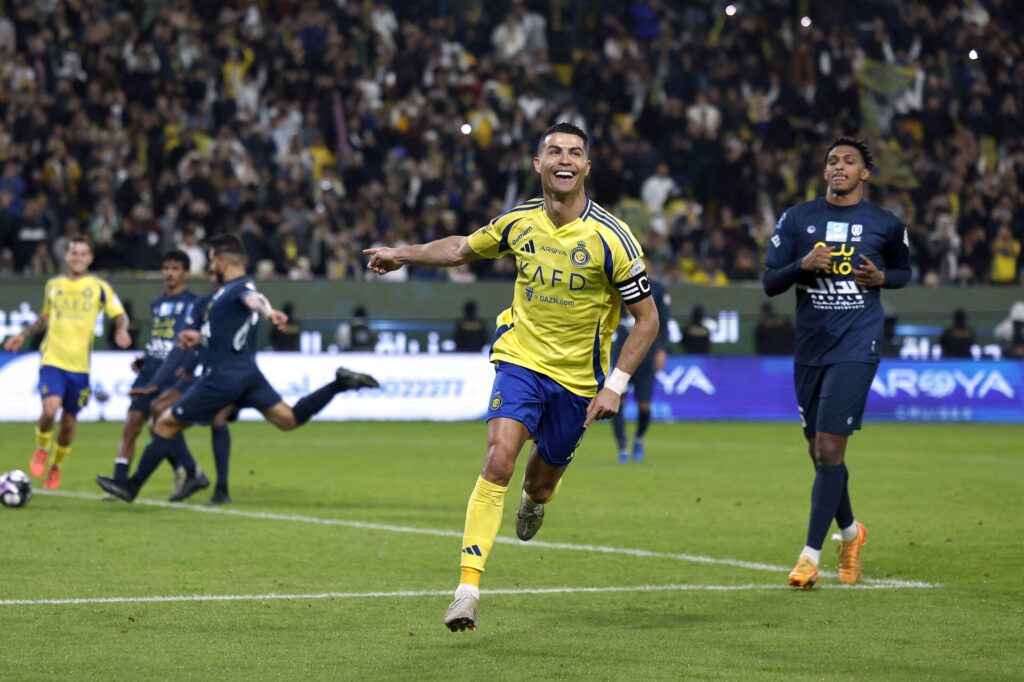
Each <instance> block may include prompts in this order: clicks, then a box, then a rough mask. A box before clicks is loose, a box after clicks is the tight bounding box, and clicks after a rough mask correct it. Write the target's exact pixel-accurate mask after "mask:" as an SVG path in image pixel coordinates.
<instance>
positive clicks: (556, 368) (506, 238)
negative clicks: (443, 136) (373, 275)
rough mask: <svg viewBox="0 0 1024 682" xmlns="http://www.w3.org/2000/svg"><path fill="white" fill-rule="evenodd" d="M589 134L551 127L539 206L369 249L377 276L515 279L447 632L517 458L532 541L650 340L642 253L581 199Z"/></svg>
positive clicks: (475, 577)
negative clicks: (578, 453)
mask: <svg viewBox="0 0 1024 682" xmlns="http://www.w3.org/2000/svg"><path fill="white" fill-rule="evenodd" d="M588 157H589V145H588V142H587V135H586V133H584V132H583V131H582V130H580V129H579V128H577V127H576V126H574V125H571V124H569V123H558V124H555V125H554V126H552V127H550V128H548V129H547V130H546V131H545V132H544V135H543V136H542V138H541V141H540V144H539V145H538V149H537V156H536V157H535V158H534V160H533V168H534V170H535V171H536V172H537V173H538V174H539V175H540V179H541V187H542V189H543V196H542V197H537V198H535V199H531V200H529V201H526V202H524V203H522V204H520V205H519V206H516V207H515V208H513V209H512V210H510V211H508V212H507V213H504V214H502V215H500V216H498V217H497V218H495V219H494V220H492V221H491V222H490V224H488V225H487V226H485V227H482V228H481V229H479V230H477V231H476V232H475V233H473V234H472V235H470V236H469V237H462V236H451V237H445V238H444V239H439V240H437V241H433V242H430V243H427V244H420V245H413V246H401V247H397V248H376V249H367V250H365V251H364V252H363V253H365V254H368V255H370V256H371V257H370V262H369V263H368V265H367V267H369V268H370V269H371V270H373V271H374V272H377V273H378V274H385V273H388V272H391V271H392V270H397V269H398V268H400V267H402V266H403V265H406V264H409V265H428V266H442V267H450V266H455V265H461V264H463V263H468V262H470V261H473V260H476V259H478V258H498V257H501V256H504V255H505V254H510V253H511V254H513V255H514V256H515V258H516V262H517V264H518V268H519V274H518V275H517V277H516V285H515V293H514V294H513V297H512V307H511V308H509V309H507V310H505V311H504V312H503V313H501V315H500V316H499V317H498V320H497V331H496V332H495V339H494V344H493V346H492V349H491V362H493V363H494V364H495V365H496V367H495V378H494V386H493V389H492V393H491V400H490V404H489V406H488V414H487V453H486V456H485V458H484V465H483V470H482V472H481V474H480V477H479V478H478V479H477V482H476V486H475V488H474V489H473V492H472V494H471V495H470V497H469V506H468V509H467V511H466V526H465V532H464V535H463V541H462V553H461V557H462V562H461V566H462V577H461V580H460V583H459V586H458V589H457V590H456V591H455V600H454V601H453V602H452V603H451V605H450V606H449V607H448V611H447V613H446V614H445V617H444V624H445V625H446V626H447V627H448V628H449V629H451V630H452V631H453V632H454V631H456V630H464V629H466V628H469V629H471V630H473V629H476V621H477V603H478V601H479V599H480V587H479V586H480V576H481V574H482V573H483V570H484V563H485V562H486V561H487V555H488V554H489V553H490V550H491V547H492V546H493V544H494V539H495V537H496V536H497V534H498V527H499V526H500V525H501V514H502V507H503V505H504V500H505V491H506V489H507V487H508V483H509V480H510V479H511V478H512V473H513V471H514V469H515V463H516V457H517V455H518V454H519V451H520V449H522V446H523V444H524V443H526V441H527V440H529V439H533V441H534V443H533V446H532V447H531V448H530V455H529V460H528V461H527V464H526V474H525V476H524V478H523V491H522V498H521V502H520V506H519V512H518V514H517V516H516V534H517V535H518V536H519V538H520V539H522V540H529V539H530V538H532V537H533V536H534V534H535V533H536V532H537V530H538V529H539V528H540V525H541V522H542V521H543V519H544V505H545V504H546V503H548V502H550V501H551V500H552V498H553V497H554V495H555V494H556V493H557V492H558V488H559V485H560V483H561V478H562V474H563V473H564V472H565V468H566V467H567V466H568V465H569V462H570V461H571V460H572V456H573V452H574V451H575V449H576V446H577V445H578V444H579V442H580V439H581V438H582V437H583V433H584V430H585V429H586V428H587V427H588V426H589V425H590V423H591V422H592V421H593V420H595V419H606V418H608V417H611V416H612V415H614V414H615V413H617V412H618V411H619V404H620V400H621V396H622V393H623V392H624V391H625V390H626V385H627V383H628V382H629V377H630V374H631V373H632V372H633V371H634V370H635V369H636V367H637V365H638V364H639V363H640V360H641V359H642V358H643V356H644V354H646V353H647V349H648V348H649V347H650V345H651V342H652V341H654V338H655V336H657V334H658V311H657V308H656V307H655V305H654V301H652V300H651V298H650V295H651V287H650V284H649V282H648V279H647V273H646V271H645V270H644V264H643V258H642V255H643V254H642V253H641V250H640V246H639V245H638V244H637V242H636V240H635V239H634V238H633V235H632V234H631V233H630V231H629V228H628V227H627V226H626V225H625V224H624V223H622V222H620V221H619V220H617V219H616V218H614V217H613V216H612V215H611V214H610V213H608V212H607V211H605V210H604V209H603V208H601V207H600V206H598V205H597V204H595V203H594V202H592V201H591V200H590V199H588V198H587V196H586V194H585V193H584V191H583V181H584V179H585V178H586V177H587V175H588V174H589V173H590V163H591V162H590V159H589V158H588ZM623 300H624V301H625V303H626V306H627V307H628V309H629V312H630V314H632V315H633V317H634V318H635V319H636V323H635V324H634V326H633V330H632V331H631V332H630V334H629V337H628V338H627V339H626V341H625V343H624V344H623V347H622V352H621V353H620V355H619V359H618V364H617V366H616V367H615V368H614V370H612V372H611V375H609V376H606V372H607V371H608V365H609V350H610V339H611V335H612V332H613V331H614V330H615V325H616V323H617V321H618V317H619V306H620V301H623Z"/></svg>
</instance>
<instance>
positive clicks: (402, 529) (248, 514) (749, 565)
mask: <svg viewBox="0 0 1024 682" xmlns="http://www.w3.org/2000/svg"><path fill="white" fill-rule="evenodd" d="M39 492H40V493H41V494H43V495H57V496H60V497H73V498H77V499H86V500H95V499H98V496H97V495H93V494H90V493H78V492H68V491H39ZM133 504H138V505H145V506H148V507H161V508H164V509H183V510H187V511H193V512H200V513H203V514H222V515H225V516H238V517H243V518H250V519H261V520H268V521H294V522H298V523H313V524H318V525H324V526H345V527H348V528H360V529H364V530H379V531H388V532H392V533H414V534H418V535H434V536H439V537H449V538H459V539H461V538H462V533H461V532H459V531H454V530H438V529H435V528H417V527H414V526H395V525H391V524H384V523H369V522H366V521H348V520H345V519H322V518H318V517H315V516H299V515H295V514H274V513H271V512H256V511H246V510H242V509H225V508H224V507H219V506H207V505H197V504H183V503H181V502H165V501H163V500H146V499H136V500H135V502H134V503H133ZM495 542H497V543H501V544H507V545H517V546H519V547H528V548H534V547H536V548H540V549H562V550H569V551H575V552H593V553H599V554H619V555H622V556H633V557H643V558H648V559H671V560H674V561H685V562H689V563H695V564H711V565H717V566H732V567H733V568H746V569H749V570H752V571H766V572H770V573H780V572H785V573H788V572H789V569H788V568H786V567H785V566H773V565H772V564H763V563H759V562H756V561H744V560H742V559H719V558H716V557H709V556H701V555H699V554H676V553H670V552H654V551H651V550H646V549H633V548H629V547H609V546H605V545H579V544H572V543H567V542H545V541H543V540H531V541H530V542H523V541H521V540H518V539H515V538H510V537H505V536H501V535H499V536H498V537H497V538H495ZM819 575H821V576H822V577H827V578H835V577H837V574H836V573H833V572H829V571H821V572H820V573H819ZM861 582H863V583H871V584H877V585H879V586H881V587H915V588H917V587H942V585H941V584H939V583H926V582H919V581H915V580H897V579H895V578H868V577H866V576H862V577H861Z"/></svg>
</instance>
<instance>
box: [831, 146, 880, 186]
mask: <svg viewBox="0 0 1024 682" xmlns="http://www.w3.org/2000/svg"><path fill="white" fill-rule="evenodd" d="M824 175H825V182H826V183H827V184H828V192H829V194H830V195H832V196H834V197H843V196H846V195H849V194H851V193H853V192H858V191H859V190H860V186H861V183H862V182H867V179H868V178H869V177H870V176H871V171H870V170H869V169H868V168H867V167H866V166H865V165H864V158H863V157H862V156H861V155H860V151H858V149H857V148H856V147H851V146H849V145H845V144H841V145H837V146H835V147H833V148H832V149H830V150H829V152H828V156H827V157H826V158H825V173H824Z"/></svg>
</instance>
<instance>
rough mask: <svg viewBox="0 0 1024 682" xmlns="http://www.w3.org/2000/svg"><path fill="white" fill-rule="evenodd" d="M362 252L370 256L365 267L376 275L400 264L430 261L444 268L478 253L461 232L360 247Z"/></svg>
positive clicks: (471, 257)
mask: <svg viewBox="0 0 1024 682" xmlns="http://www.w3.org/2000/svg"><path fill="white" fill-rule="evenodd" d="M363 255H365V256H370V262H369V263H368V264H367V265H366V267H367V268H369V269H370V270H373V271H374V272H376V273H377V274H378V275H384V274H387V273H389V272H391V271H392V270H397V269H398V268H400V267H402V266H403V265H433V266H436V267H442V268H448V267H453V266H455V265H462V264H463V263H469V262H470V261H474V260H476V259H477V258H479V257H480V255H479V254H478V253H477V252H476V251H474V250H473V249H472V248H470V246H469V238H468V237H462V236H451V237H445V238H444V239H438V240H436V241H432V242H428V243H426V244H413V245H411V246H399V247H395V248H390V247H381V248H377V249H364V250H363Z"/></svg>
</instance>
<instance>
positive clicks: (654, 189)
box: [640, 162, 681, 234]
mask: <svg viewBox="0 0 1024 682" xmlns="http://www.w3.org/2000/svg"><path fill="white" fill-rule="evenodd" d="M668 171H669V168H668V164H667V163H664V162H662V163H659V164H658V165H657V166H656V167H655V169H654V174H653V175H651V176H650V177H649V178H647V179H646V180H644V183H643V185H641V186H640V198H641V199H643V202H644V205H645V206H647V210H649V211H650V212H651V216H652V218H651V227H652V228H654V231H655V232H657V233H658V234H665V232H666V231H667V229H668V226H667V225H666V224H665V202H666V201H668V200H669V198H670V197H673V196H678V195H679V193H680V191H681V190H680V188H679V185H677V184H676V181H675V180H673V179H672V178H671V177H670V176H669V174H668Z"/></svg>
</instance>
